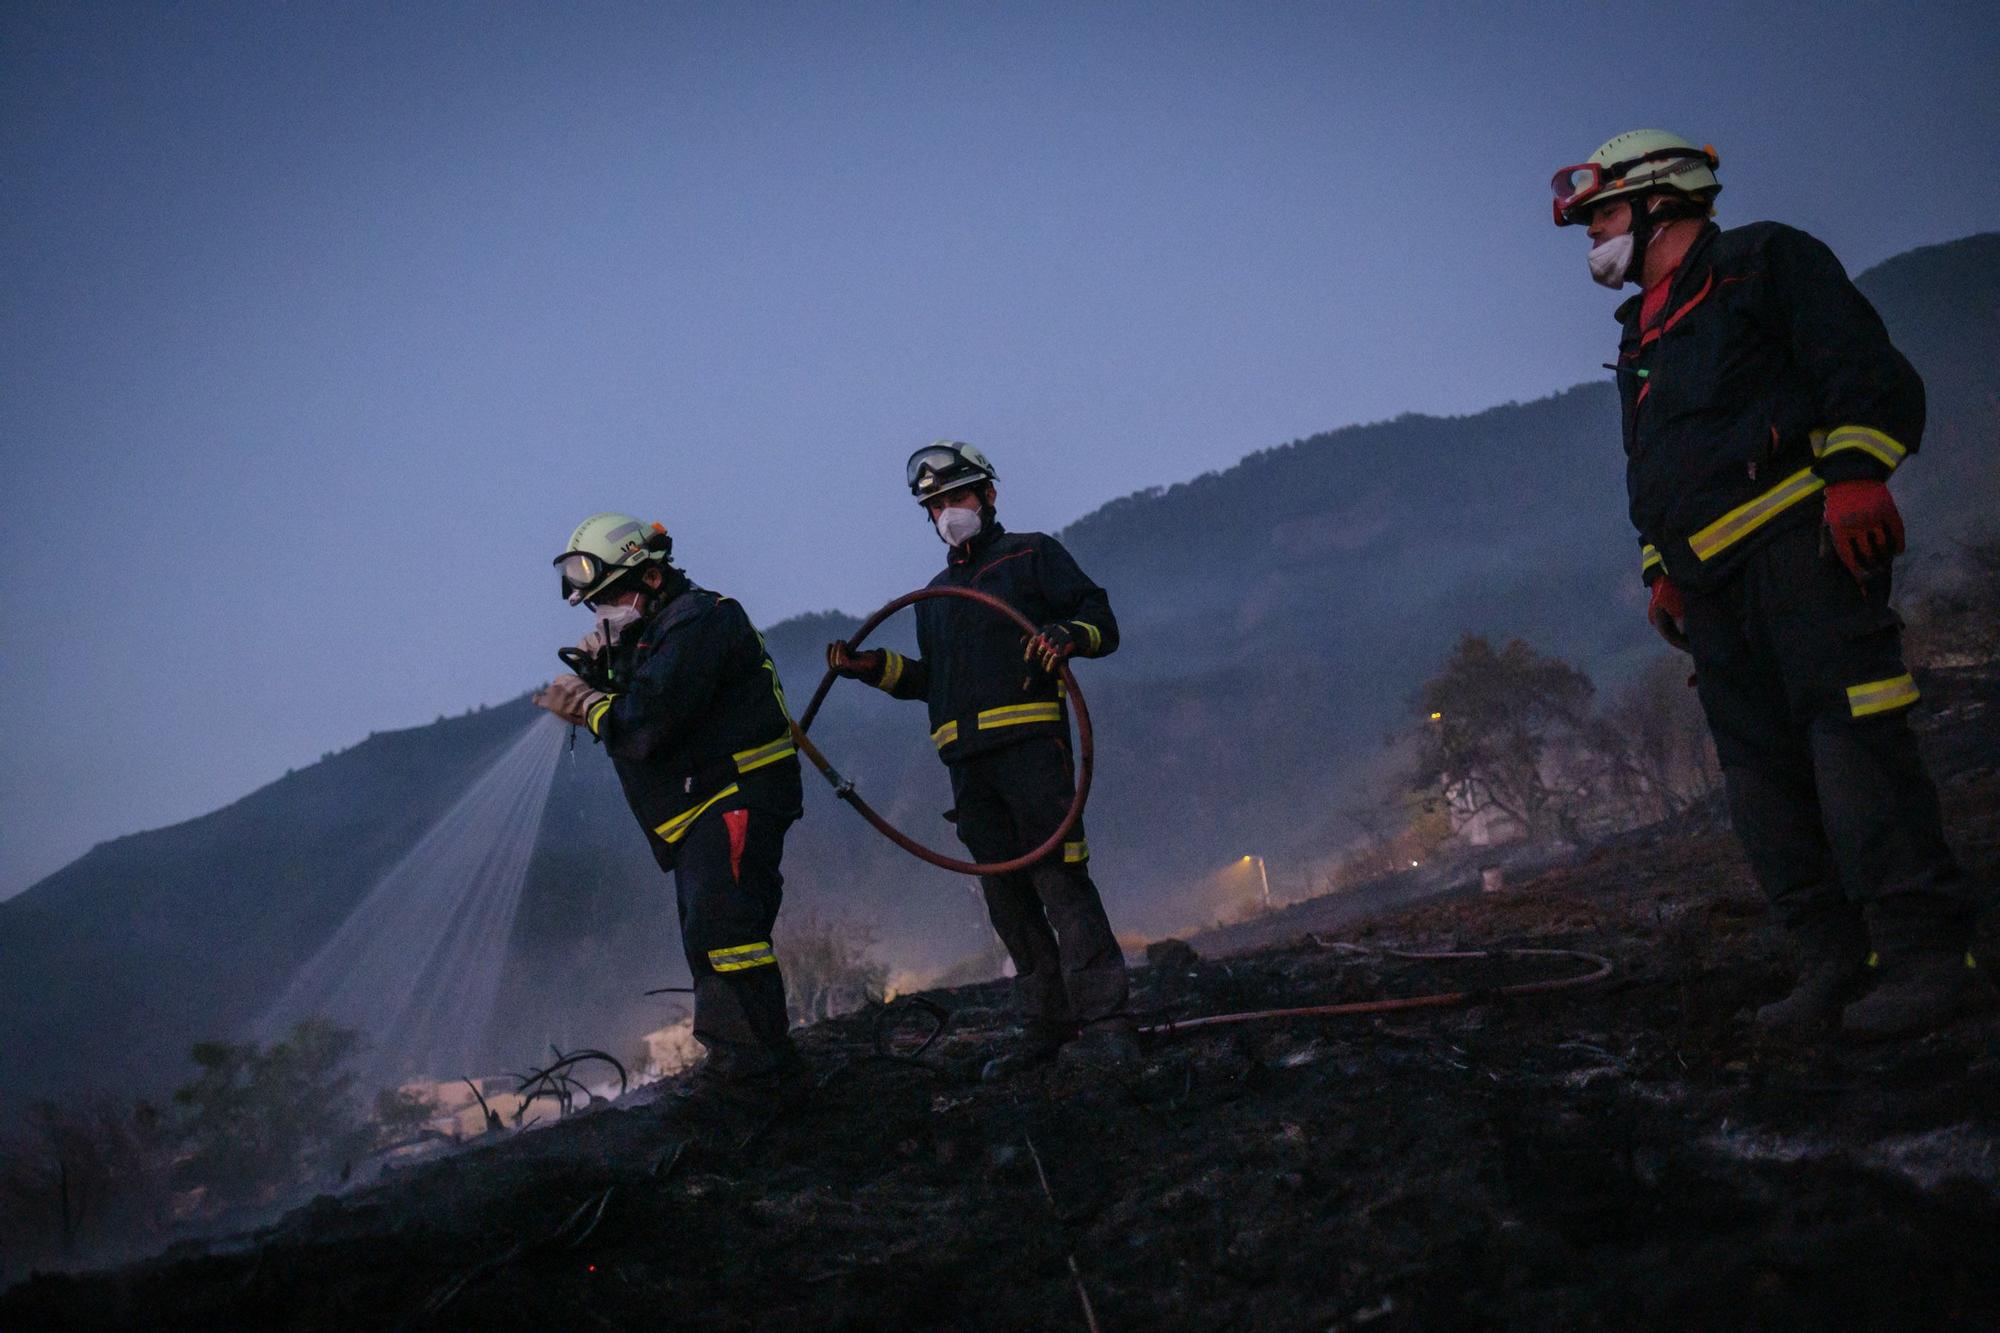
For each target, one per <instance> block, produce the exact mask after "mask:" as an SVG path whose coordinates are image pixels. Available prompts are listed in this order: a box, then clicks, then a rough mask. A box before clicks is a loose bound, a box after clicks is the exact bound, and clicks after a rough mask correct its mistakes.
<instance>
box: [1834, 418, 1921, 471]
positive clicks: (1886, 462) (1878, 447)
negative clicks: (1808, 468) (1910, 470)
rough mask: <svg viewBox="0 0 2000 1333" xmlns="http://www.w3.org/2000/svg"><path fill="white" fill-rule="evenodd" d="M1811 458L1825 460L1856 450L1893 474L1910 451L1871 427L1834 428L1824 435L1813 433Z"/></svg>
mask: <svg viewBox="0 0 2000 1333" xmlns="http://www.w3.org/2000/svg"><path fill="white" fill-rule="evenodd" d="M1812 443H1813V456H1814V457H1815V458H1825V457H1827V456H1828V455H1830V454H1837V453H1839V452H1840V451H1841V450H1843V449H1858V450H1860V451H1861V452H1862V453H1864V454H1867V455H1868V456H1869V457H1870V458H1872V459H1874V460H1875V461H1876V462H1878V463H1880V464H1881V465H1882V466H1883V467H1886V468H1888V469H1889V470H1890V471H1891V472H1894V471H1895V470H1896V468H1897V466H1898V465H1899V464H1901V463H1902V461H1903V460H1904V459H1905V458H1908V457H1909V456H1910V451H1909V450H1908V449H1905V448H1904V447H1903V446H1902V445H1901V444H1899V443H1897V441H1896V440H1895V439H1894V438H1893V437H1891V436H1888V435H1885V434H1883V433H1882V432H1881V431H1879V430H1876V429H1875V428H1874V427H1873V426H1835V427H1834V428H1833V429H1832V430H1830V431H1828V432H1827V433H1826V434H1825V435H1821V434H1820V433H1819V432H1818V431H1814V432H1813V436H1812Z"/></svg>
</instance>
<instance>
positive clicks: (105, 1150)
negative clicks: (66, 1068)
mask: <svg viewBox="0 0 2000 1333" xmlns="http://www.w3.org/2000/svg"><path fill="white" fill-rule="evenodd" d="M170 1157H171V1145H170V1143H169V1139H168V1130H167V1126H166V1124H165V1122H164V1120H163V1118H162V1117H161V1115H160V1114H159V1112H158V1111H157V1110H155V1109H154V1108H153V1107H151V1106H149V1105H147V1104H145V1103H140V1104H138V1105H136V1106H130V1105H121V1104H119V1103H117V1102H114V1101H111V1100H108V1099H105V1098H91V1099H87V1100H83V1101H79V1102H74V1103H61V1102H51V1101H42V1102H36V1103H34V1104H32V1105H31V1106H29V1107H28V1108H27V1110H26V1112H25V1113H24V1114H23V1115H22V1117H21V1118H20V1119H19V1120H18V1121H16V1122H15V1123H14V1124H13V1125H12V1126H11V1129H10V1132H9V1134H8V1135H7V1137H6V1140H5V1142H4V1143H0V1254H4V1255H5V1256H6V1259H7V1262H8V1264H9V1265H10V1266H18V1265H21V1264H53V1263H72V1262H85V1261H91V1260H97V1259H102V1258H105V1257H112V1256H116V1255H119V1254H121V1253H129V1252H134V1251H138V1250H143V1249H147V1248H150V1247H151V1246H152V1245H154V1244H156V1243H157V1242H158V1240H159V1239H160V1238H161V1237H163V1236H164V1235H165V1234H166V1231H167V1227H168V1225H169V1223H170V1220H171V1217H170V1215H171V1211H172V1190H171V1187H170V1185H169V1183H168V1180H167V1174H168V1164H169V1160H170Z"/></svg>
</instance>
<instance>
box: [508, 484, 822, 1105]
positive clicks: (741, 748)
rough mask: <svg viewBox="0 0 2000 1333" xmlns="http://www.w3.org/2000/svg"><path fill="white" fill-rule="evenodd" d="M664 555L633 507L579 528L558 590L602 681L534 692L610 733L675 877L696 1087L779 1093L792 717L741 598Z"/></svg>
mask: <svg viewBox="0 0 2000 1333" xmlns="http://www.w3.org/2000/svg"><path fill="white" fill-rule="evenodd" d="M672 552H673V542H672V539H671V538H669V537H668V535H667V532H666V529H665V528H663V527H661V526H660V525H658V524H644V523H641V522H640V521H639V520H637V519H635V518H633V517H631V516H630V515H627V514H596V515H593V516H591V517H590V518H587V519H585V520H584V521H583V523H582V524H580V525H579V526H578V527H577V529H576V532H575V533H574V534H573V535H572V536H571V537H570V539H569V544H568V545H567V546H566V547H565V548H564V550H563V553H562V554H561V555H559V556H557V557H556V560H555V563H556V565H557V566H558V567H559V568H560V570H561V571H562V592H563V596H564V598H565V599H566V600H568V601H569V602H570V603H571V604H572V605H577V604H581V605H584V606H587V607H590V608H591V609H592V610H593V611H595V612H596V614H597V621H598V623H597V628H596V629H594V630H592V631H591V633H590V634H589V635H587V636H585V638H584V640H583V642H582V643H580V644H579V645H578V647H579V649H581V650H582V652H583V653H584V655H585V656H586V657H588V658H591V659H593V661H594V662H595V663H596V665H597V666H598V668H599V669H600V670H603V671H605V672H606V673H607V676H606V678H604V679H602V680H601V681H600V682H599V683H600V684H601V685H602V686H603V687H602V688H598V687H596V686H593V685H592V684H590V683H586V682H585V681H584V680H583V679H582V678H581V677H579V676H576V675H567V676H562V677H559V678H557V679H556V680H555V682H554V683H552V684H551V685H550V686H549V688H548V689H547V690H545V691H544V692H543V693H541V694H539V695H537V696H536V697H535V702H536V703H537V704H539V705H540V706H541V707H543V708H545V709H547V710H548V711H550V712H552V713H554V714H555V715H556V716H558V717H560V718H563V719H564V720H566V721H568V722H571V723H573V724H576V725H579V726H583V727H587V728H589V730H590V734H591V735H592V736H594V737H596V738H597V740H599V741H601V742H602V743H603V745H604V748H605V749H606V751H608V752H609V753H610V755H611V762H612V764H613V766H614V767H615V768H616V769H617V771H618V781H619V783H620V785H621V786H623V788H624V790H625V798H626V800H627V801H628V802H630V803H631V806H632V813H633V814H634V815H636V816H637V817H638V820H639V825H640V827H641V828H642V829H644V830H645V833H646V840H647V843H648V845H650V846H651V847H652V849H653V856H654V859H656V860H657V861H658V862H659V863H660V868H661V869H662V870H665V871H669V872H671V873H672V874H673V877H674V887H675V891H676V898H677V905H678V907H679V916H680V926H681V945H682V948H683V950H684V951H685V952H686V955H687V965H688V971H689V973H690V975H691V976H692V977H693V979H694V1035H695V1037H696V1038H697V1039H698V1040H699V1041H700V1042H701V1043H702V1044H703V1046H705V1047H706V1048H707V1051H708V1058H707V1060H706V1061H705V1062H704V1064H703V1066H702V1069H701V1071H700V1073H699V1075H698V1077H697V1080H696V1081H695V1084H694V1085H693V1086H694V1087H695V1088H697V1089H726V1090H727V1092H728V1095H729V1096H731V1097H742V1098H756V1097H759V1096H762V1095H770V1096H773V1097H777V1098H779V1099H785V1100H788V1099H792V1098H795V1097H796V1096H798V1095H799V1093H800V1090H801V1088H802V1087H803V1086H805V1084H806V1076H805V1072H804V1068H803V1065H802V1063H801V1062H800V1059H799V1057H798V1054H797V1052H796V1051H795V1050H794V1049H793V1046H792V1039H791V1036H790V1033H789V1030H788V1028H789V1024H788V1023H787V1020H786V1013H785V983H784V979H783V977H782V976H781V975H780V973H779V970H778V960H777V955H776V954H775V952H774V951H773V950H772V947H771V929H772V926H773V925H774V924H775V922H776V921H777V917H778V902H779V898H780V896H781V891H782V889H783V886H784V877H783V876H782V875H781V874H780V873H779V868H778V866H779V861H780V859H781V857H782V856H783V854H784V846H785V830H786V829H787V828H789V827H790V826H791V824H792V822H793V821H794V820H796V819H797V818H798V817H799V815H800V813H801V801H800V789H799V761H798V754H797V752H796V750H795V749H794V748H793V745H792V739H791V715H790V713H789V712H788V711H787V709H786V706H785V694H784V690H783V688H782V687H781V686H780V684H779V682H778V672H777V668H776V667H775V666H773V665H772V663H771V658H770V655H769V654H768V653H767V652H766V651H765V648H764V641H763V638H762V636H760V635H759V634H758V632H757V630H756V627H755V626H753V625H752V624H751V623H750V618H749V617H748V616H746V615H745V614H744V612H743V608H742V607H741V606H739V605H738V604H737V603H735V602H733V601H731V600H730V599H729V598H727V597H722V596H719V595H718V594H716V593H712V592H710V591H708V590H707V589H706V588H701V587H697V586H696V585H695V584H693V583H692V582H690V581H689V579H688V577H687V576H686V575H685V574H683V573H682V572H681V571H680V570H678V569H676V568H674V567H673V565H672V564H670V563H669V562H668V558H669V556H670V555H671V554H672ZM591 674H593V676H595V675H597V672H596V671H593V672H592V673H591Z"/></svg>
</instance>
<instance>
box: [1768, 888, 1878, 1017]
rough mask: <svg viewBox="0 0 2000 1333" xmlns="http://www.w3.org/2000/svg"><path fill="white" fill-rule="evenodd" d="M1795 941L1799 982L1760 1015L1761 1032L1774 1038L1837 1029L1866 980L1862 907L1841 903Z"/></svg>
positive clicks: (1811, 920)
mask: <svg viewBox="0 0 2000 1333" xmlns="http://www.w3.org/2000/svg"><path fill="white" fill-rule="evenodd" d="M1791 935H1792V951H1793V953H1794V954H1796V955H1797V958H1798V965H1799V976H1798V980H1797V981H1795V982H1793V983H1792V990H1791V993H1790V994H1789V995H1787V996H1785V998H1784V999H1782V1000H1774V1001H1772V1002H1771V1003H1770V1004H1767V1005H1765V1006H1764V1007H1763V1008H1761V1009H1759V1010H1758V1011H1757V1017H1756V1020H1755V1021H1756V1024H1757V1028H1758V1030H1759V1031H1761V1032H1766V1033H1770V1034H1772V1035H1774V1036H1778V1035H1796V1034H1798V1033H1802V1032H1807V1031H1811V1030H1812V1029H1814V1028H1821V1027H1831V1026H1833V1024H1834V1023H1836V1022H1838V1021H1839V1019H1840V1011H1841V1007H1842V1006H1843V1005H1845V1004H1846V1003H1847V1002H1848V1001H1849V1000H1852V999H1853V998H1854V997H1855V995H1857V994H1858V993H1859V992H1860V990H1861V985H1862V982H1863V981H1865V980H1866V978H1867V972H1868V963H1867V960H1868V931H1867V928H1866V927H1865V926H1864V925H1863V924H1862V920H1861V910H1860V909H1859V908H1858V907H1852V906H1849V905H1847V904H1845V903H1842V904H1840V905H1838V906H1835V907H1833V908H1830V909H1828V910H1826V911H1824V912H1821V913H1818V914H1816V915H1814V916H1812V917H1808V918H1807V919H1806V920H1804V921H1801V922H1798V923H1796V924H1795V925H1794V926H1793V928H1792V932H1791Z"/></svg>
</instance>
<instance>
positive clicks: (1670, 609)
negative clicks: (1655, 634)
mask: <svg viewBox="0 0 2000 1333" xmlns="http://www.w3.org/2000/svg"><path fill="white" fill-rule="evenodd" d="M1686 618H1687V607H1686V605H1685V604H1684V603H1683V602H1682V601H1681V590H1680V588H1679V587H1678V586H1677V585H1676V584H1675V583H1674V581H1673V580H1672V579H1671V578H1668V577H1667V576H1666V575H1665V574H1662V575H1660V577H1658V578H1656V579H1654V580H1653V596H1652V598H1651V600H1649V601H1648V602H1647V603H1646V619H1648V620H1650V621H1652V622H1653V628H1654V629H1656V630H1658V631H1659V632H1660V637H1661V638H1663V639H1665V640H1666V641H1667V642H1668V643H1671V644H1672V645H1673V646H1674V647H1676V648H1678V649H1680V650H1681V651H1682V652H1686V651H1687V650H1688V636H1687V632H1686V631H1685V630H1683V629H1682V628H1681V623H1682V622H1683V621H1684V620H1686Z"/></svg>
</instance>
